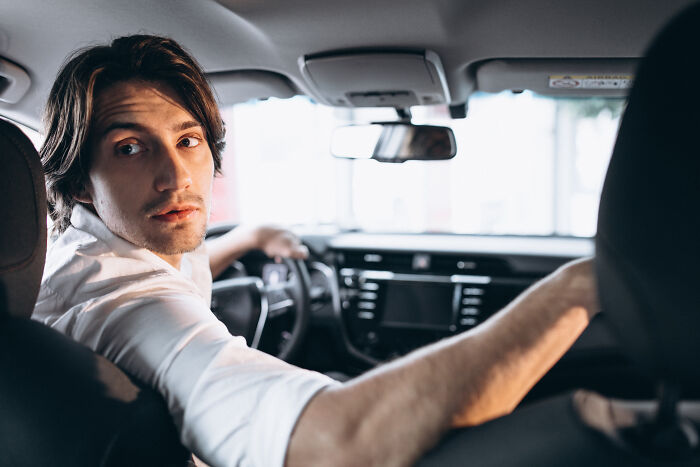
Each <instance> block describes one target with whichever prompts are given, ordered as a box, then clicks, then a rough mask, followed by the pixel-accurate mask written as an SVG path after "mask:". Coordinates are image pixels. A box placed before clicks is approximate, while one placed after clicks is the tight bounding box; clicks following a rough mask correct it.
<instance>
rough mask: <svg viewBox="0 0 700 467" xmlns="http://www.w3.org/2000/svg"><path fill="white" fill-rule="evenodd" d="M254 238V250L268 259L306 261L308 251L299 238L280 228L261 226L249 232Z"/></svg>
mask: <svg viewBox="0 0 700 467" xmlns="http://www.w3.org/2000/svg"><path fill="white" fill-rule="evenodd" d="M251 235H253V237H254V238H255V245H256V246H255V248H256V249H258V250H262V251H264V252H265V254H266V255H267V256H269V257H270V258H275V259H276V260H278V261H279V259H280V258H293V259H306V258H308V257H309V249H308V248H306V246H305V245H303V244H302V243H301V240H300V239H299V237H297V236H296V235H294V234H293V233H292V232H290V231H289V230H286V229H283V228H281V227H276V226H271V225H262V226H259V227H255V228H253V229H252V230H251Z"/></svg>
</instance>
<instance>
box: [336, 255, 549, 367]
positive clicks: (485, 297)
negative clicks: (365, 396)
mask: <svg viewBox="0 0 700 467" xmlns="http://www.w3.org/2000/svg"><path fill="white" fill-rule="evenodd" d="M336 258H337V268H338V275H339V291H340V310H339V313H340V315H341V321H342V326H343V328H344V333H345V335H346V339H347V341H348V342H347V344H348V346H349V347H350V350H351V352H353V353H355V354H356V355H358V356H360V357H362V358H364V359H365V360H368V361H370V362H379V361H383V360H387V359H390V358H393V357H396V356H399V355H403V354H405V353H407V352H409V351H411V350H413V349H416V348H418V347H421V346H423V345H426V344H428V343H430V342H434V341H436V340H439V339H441V338H443V337H447V336H450V335H453V334H456V333H458V332H462V331H465V330H468V329H471V328H473V327H475V326H478V325H479V324H481V323H483V322H484V320H486V319H487V318H488V317H490V316H491V315H493V314H494V313H496V312H497V311H498V310H500V309H501V308H503V307H504V306H505V305H506V304H507V303H509V302H510V301H511V300H512V299H513V298H515V297H516V296H517V295H518V294H519V293H520V292H522V291H523V290H524V289H525V288H527V287H528V286H529V285H530V284H532V282H534V281H535V280H536V279H537V278H539V277H540V276H541V274H538V273H537V272H527V271H522V270H520V271H518V270H516V269H515V268H513V267H512V265H511V264H510V263H509V261H508V260H507V259H506V258H503V257H490V256H487V255H474V254H471V255H468V254H449V253H409V252H395V251H377V250H340V251H337V252H336Z"/></svg>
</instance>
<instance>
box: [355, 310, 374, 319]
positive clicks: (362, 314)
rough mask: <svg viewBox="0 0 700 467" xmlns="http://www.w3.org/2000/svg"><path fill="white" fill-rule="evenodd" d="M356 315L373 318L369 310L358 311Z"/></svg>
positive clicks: (361, 317)
mask: <svg viewBox="0 0 700 467" xmlns="http://www.w3.org/2000/svg"><path fill="white" fill-rule="evenodd" d="M357 317H358V318H360V319H374V313H372V312H371V311H358V312H357Z"/></svg>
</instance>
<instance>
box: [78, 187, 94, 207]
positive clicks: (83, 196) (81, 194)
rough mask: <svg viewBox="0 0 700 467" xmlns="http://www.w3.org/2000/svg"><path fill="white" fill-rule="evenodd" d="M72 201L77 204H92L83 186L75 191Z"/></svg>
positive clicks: (88, 193)
mask: <svg viewBox="0 0 700 467" xmlns="http://www.w3.org/2000/svg"><path fill="white" fill-rule="evenodd" d="M73 199H74V200H76V201H77V202H79V203H86V204H92V196H91V195H90V192H89V191H88V190H87V187H85V186H83V187H81V188H78V189H76V190H75V194H74V195H73Z"/></svg>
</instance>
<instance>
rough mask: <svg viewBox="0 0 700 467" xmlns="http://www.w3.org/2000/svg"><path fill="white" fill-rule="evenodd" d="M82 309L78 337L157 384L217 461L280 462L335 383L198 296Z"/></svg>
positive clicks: (117, 300)
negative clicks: (312, 406)
mask: <svg viewBox="0 0 700 467" xmlns="http://www.w3.org/2000/svg"><path fill="white" fill-rule="evenodd" d="M80 315H81V316H80V317H79V319H77V320H76V321H75V322H74V326H73V337H74V338H76V339H77V340H79V341H81V342H83V343H86V344H88V345H89V346H91V347H92V348H93V349H94V350H95V351H97V352H98V353H101V354H102V355H104V356H106V357H107V358H109V359H110V360H112V361H113V362H114V363H116V364H117V365H118V366H120V367H122V368H123V369H125V370H126V371H128V372H130V373H131V374H133V375H134V376H136V377H137V378H139V379H141V380H142V381H145V382H147V383H149V384H150V385H152V386H153V387H155V388H156V389H157V390H158V391H159V392H160V393H161V394H162V395H163V396H164V397H165V399H166V402H167V404H168V407H169V410H170V413H171V415H172V416H173V418H174V421H175V423H176V425H177V426H178V427H179V429H180V433H181V440H182V442H183V444H184V445H185V446H186V447H188V448H189V449H191V450H192V451H193V452H194V453H195V454H196V455H197V456H198V457H199V458H201V459H202V460H204V461H205V462H207V463H208V464H210V465H212V466H234V465H236V466H237V465H241V466H282V465H283V463H284V458H285V454H286V450H287V445H288V443H289V438H290V436H291V433H292V430H293V429H294V425H295V424H296V421H297V419H298V417H299V416H300V414H301V412H302V411H303V409H304V407H305V406H306V404H307V403H308V402H309V401H310V399H311V398H312V397H313V396H314V395H315V394H316V393H317V392H318V391H319V390H321V389H323V388H325V387H327V386H329V385H331V384H335V383H334V382H333V381H332V380H331V379H330V378H328V377H326V376H324V375H321V374H319V373H315V372H311V371H307V370H303V369H300V368H297V367H294V366H292V365H289V364H287V363H285V362H283V361H281V360H279V359H276V358H274V357H271V356H269V355H267V354H264V353H262V352H260V351H257V350H255V349H251V348H249V347H247V345H246V343H245V340H244V339H243V338H242V337H233V336H231V335H230V334H229V333H228V330H227V329H226V327H225V326H224V325H223V324H222V323H221V322H220V321H218V320H217V319H216V317H215V316H214V315H213V314H212V313H211V311H210V310H209V309H208V308H207V307H206V304H205V303H204V302H203V301H202V300H201V298H199V297H195V296H190V295H187V294H176V293H168V292H162V293H159V294H149V296H148V297H147V298H144V297H143V295H142V294H138V296H137V295H134V296H132V295H131V294H128V293H125V294H121V295H120V296H118V297H107V298H103V299H101V300H97V301H95V302H93V303H91V304H89V305H88V306H86V307H85V308H83V309H82V310H81V313H80Z"/></svg>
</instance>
